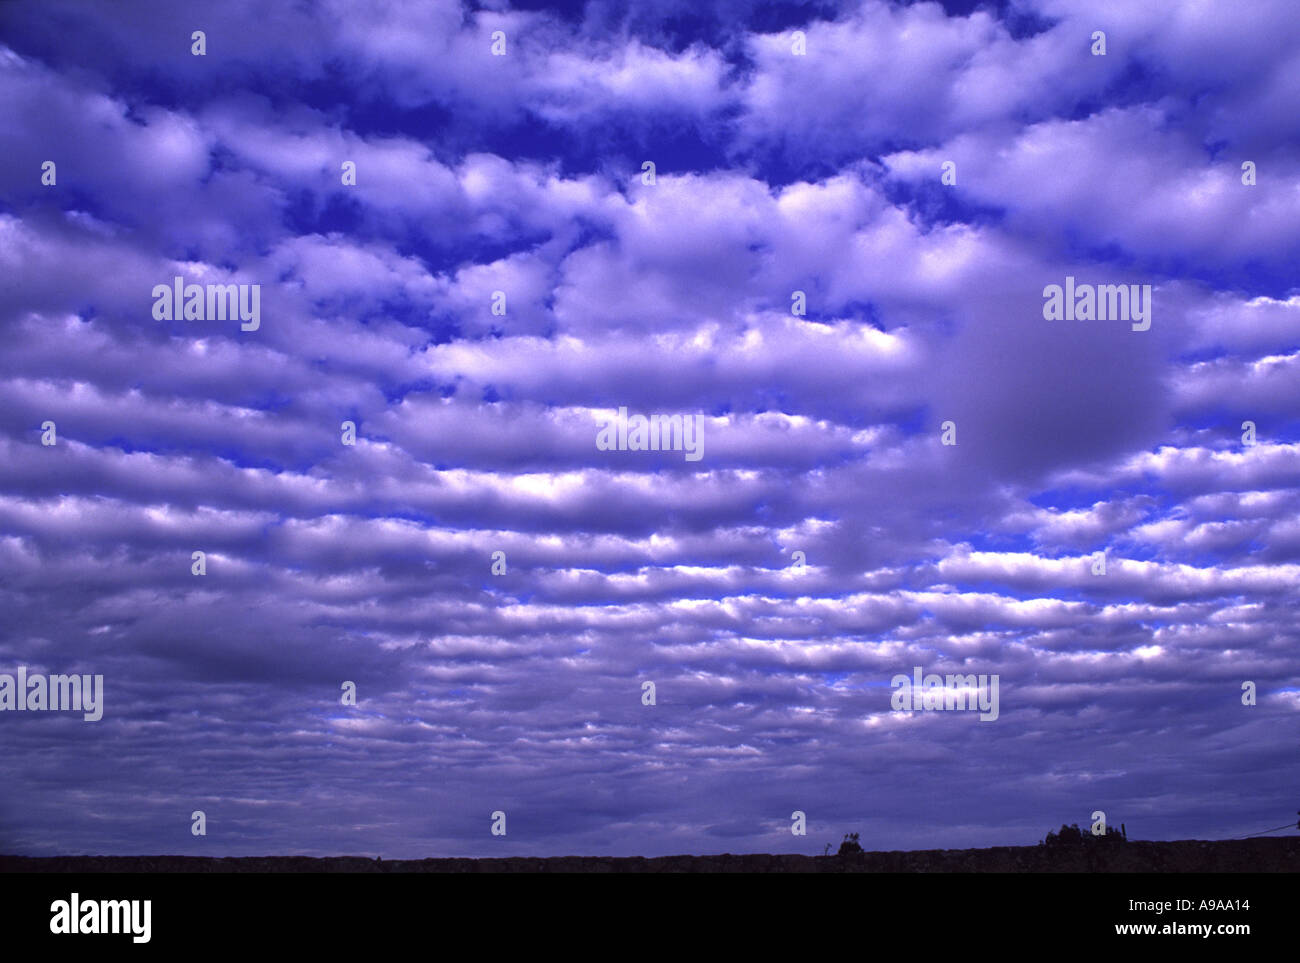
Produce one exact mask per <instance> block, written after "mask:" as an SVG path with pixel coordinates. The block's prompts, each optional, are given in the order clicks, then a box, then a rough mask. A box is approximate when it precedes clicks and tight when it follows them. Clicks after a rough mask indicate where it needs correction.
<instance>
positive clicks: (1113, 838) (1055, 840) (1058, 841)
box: [1040, 823, 1128, 846]
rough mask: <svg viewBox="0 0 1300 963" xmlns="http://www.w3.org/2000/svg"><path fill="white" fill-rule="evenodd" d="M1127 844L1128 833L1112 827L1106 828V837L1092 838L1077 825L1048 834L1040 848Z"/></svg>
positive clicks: (1092, 836)
mask: <svg viewBox="0 0 1300 963" xmlns="http://www.w3.org/2000/svg"><path fill="white" fill-rule="evenodd" d="M1125 842H1128V832H1127V831H1120V830H1118V829H1116V828H1115V827H1114V826H1107V827H1106V835H1104V836H1094V835H1093V834H1092V833H1088V832H1084V831H1083V830H1081V829H1080V828H1079V824H1078V823H1073V824H1071V825H1069V826H1066V825H1064V824H1062V825H1061V828H1060V829H1059V830H1057V831H1056V832H1054V833H1052V832H1049V833H1048V834H1047V838H1046V839H1044V840H1043V841H1042V843H1040V845H1042V846H1087V845H1092V844H1096V843H1125Z"/></svg>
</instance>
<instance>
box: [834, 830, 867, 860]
mask: <svg viewBox="0 0 1300 963" xmlns="http://www.w3.org/2000/svg"><path fill="white" fill-rule="evenodd" d="M860 852H862V847H861V846H859V845H858V834H857V833H845V834H844V842H842V843H840V849H839V852H837V853H836V854H835V855H836V856H852V855H853V854H854V853H860Z"/></svg>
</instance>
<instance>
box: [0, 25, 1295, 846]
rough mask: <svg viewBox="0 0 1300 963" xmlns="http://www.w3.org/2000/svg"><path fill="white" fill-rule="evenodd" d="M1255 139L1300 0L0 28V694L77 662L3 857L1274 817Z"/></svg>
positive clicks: (1275, 568) (1286, 637)
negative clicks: (350, 168) (680, 422)
mask: <svg viewBox="0 0 1300 963" xmlns="http://www.w3.org/2000/svg"><path fill="white" fill-rule="evenodd" d="M268 7H271V8H272V9H268ZM195 31H202V35H203V36H202V52H201V53H196V52H195V51H196V45H197V44H198V41H197V40H195V39H194V32H195ZM1097 31H1102V32H1103V33H1104V43H1105V52H1104V54H1100V53H1098V52H1095V51H1097V50H1098V43H1099V42H1098V40H1097V38H1096V37H1095V33H1096V32H1097ZM494 46H495V47H496V48H497V50H498V52H497V53H494V52H493V48H494ZM1298 107H1300V18H1297V17H1296V16H1295V12H1294V6H1293V4H1292V2H1291V0H1250V2H1246V3H1208V2H1194V0H1182V2H1173V0H1152V2H1148V3H1141V4H1133V3H1128V2H1113V3H1112V2H1099V0H1090V2H1081V0H1010V2H1003V3H956V2H954V3H946V4H944V5H939V4H936V3H916V4H902V3H888V2H882V0H844V2H830V0H827V2H819V3H803V4H791V3H775V2H758V0H712V2H700V0H664V2H658V3H648V4H642V3H631V2H624V0H591V2H589V3H586V4H573V5H565V6H561V5H557V4H542V3H535V2H527V3H519V4H515V5H507V4H505V3H495V2H493V3H477V4H469V5H460V4H457V3H454V2H449V0H430V2H419V3H390V2H381V0H364V2H358V0H314V2H299V3H293V4H288V3H285V4H275V5H267V4H263V3H259V2H254V0H235V2H228V3H221V4H176V3H173V2H171V0H142V2H131V3H125V4H111V5H110V4H100V3H83V2H70V0H45V2H40V3H35V2H14V3H8V4H5V5H3V6H0V117H2V118H3V123H0V157H2V158H3V162H0V613H2V614H0V673H8V674H10V675H14V674H15V673H16V672H17V671H18V669H19V667H24V668H25V671H27V672H28V673H29V674H42V673H43V674H46V675H49V674H64V673H76V674H84V675H90V676H94V675H102V677H103V706H102V709H103V717H102V718H101V719H99V720H98V721H93V722H92V721H87V720H85V719H84V718H83V716H82V715H81V714H79V713H76V712H72V711H64V712H57V711H45V712H38V711H25V712H21V713H20V712H17V711H3V712H0V852H9V853H20V854H26V855H54V854H80V853H88V854H95V853H97V854H123V855H129V854H157V853H177V854H192V855H213V856H238V855H264V854H284V855H288V854H304V855H319V856H325V855H336V854H352V855H378V856H383V857H385V858H397V857H408V858H415V857H423V856H507V855H510V856H514V855H527V856H559V855H615V856H628V855H643V856H656V855H665V854H672V853H720V852H772V853H808V854H820V853H821V852H822V851H823V848H824V846H825V845H826V844H828V843H829V844H831V845H832V848H834V846H835V845H837V844H838V842H839V841H840V839H841V838H842V837H843V835H844V834H846V833H849V832H857V833H859V834H860V838H861V843H862V845H863V847H864V848H866V849H870V850H890V849H935V848H961V847H978V846H993V845H1025V844H1033V843H1036V842H1038V841H1039V840H1040V839H1041V838H1042V837H1043V836H1044V835H1045V834H1046V832H1047V831H1048V830H1052V829H1055V828H1057V827H1059V826H1060V825H1061V824H1062V823H1078V824H1079V825H1081V826H1087V825H1089V824H1090V823H1091V822H1092V821H1093V816H1092V814H1093V813H1094V812H1095V811H1101V812H1104V813H1105V814H1106V819H1107V821H1108V822H1109V823H1111V824H1112V825H1118V824H1119V823H1121V822H1123V823H1124V824H1125V825H1126V827H1127V830H1128V832H1129V835H1130V837H1133V838H1146V839H1186V838H1205V839H1216V838H1226V837H1229V836H1233V835H1241V834H1246V833H1250V832H1255V831H1259V830H1262V829H1267V828H1270V827H1273V826H1276V825H1277V824H1279V823H1285V822H1286V821H1287V819H1288V816H1289V814H1290V813H1292V812H1293V811H1294V810H1295V809H1296V807H1297V803H1298V802H1300V799H1298V798H1297V793H1296V788H1297V776H1298V775H1300V766H1298V765H1297V759H1298V753H1297V723H1300V644H1298V643H1300V628H1297V625H1298V623H1300V619H1298V618H1297V616H1298V615H1300V604H1298V603H1297V595H1296V585H1297V579H1298V578H1300V273H1298V272H1297V269H1296V265H1297V263H1300V261H1298V259H1300V151H1298V150H1297V145H1298V144H1300V109H1297V108H1298ZM46 162H53V164H54V166H53V168H49V167H48V166H47V165H46ZM647 162H650V163H652V164H653V165H654V168H653V173H654V176H653V178H650V177H649V176H648V174H647V168H646V167H645V166H644V165H645V164H646V163H647ZM345 164H351V165H354V170H355V178H354V182H351V180H350V178H349V175H348V174H347V173H346V171H345V167H344V165H345ZM945 165H947V166H945ZM1243 165H1245V167H1243ZM945 171H948V172H949V173H948V176H945ZM49 181H52V182H49ZM176 277H181V278H183V279H184V282H183V283H187V284H198V285H225V284H233V285H243V286H247V287H246V288H244V290H245V291H247V292H251V291H252V290H253V288H252V286H254V285H256V286H257V291H258V294H259V298H260V301H259V305H260V307H259V315H258V318H257V324H256V326H255V327H254V326H252V325H251V322H250V323H241V321H240V320H239V319H238V318H221V317H210V316H205V317H199V318H194V317H191V318H189V319H187V318H185V317H184V316H183V315H178V316H173V317H172V319H168V317H167V313H166V312H164V311H161V310H160V308H159V299H160V297H161V296H160V295H158V294H156V293H155V288H156V287H157V286H163V287H164V288H169V287H170V286H171V285H172V284H173V280H174V278H176ZM1067 278H1073V279H1075V281H1074V282H1071V283H1075V282H1077V283H1078V284H1080V285H1083V284H1094V285H1136V286H1137V288H1136V289H1135V290H1137V291H1139V292H1142V291H1147V292H1148V293H1149V300H1147V301H1146V302H1145V303H1146V304H1147V305H1148V307H1149V308H1150V316H1149V320H1150V325H1149V328H1147V329H1146V330H1139V329H1138V328H1139V327H1140V326H1139V325H1138V324H1137V323H1136V322H1135V323H1130V321H1129V320H1128V319H1127V318H1125V317H1121V318H1114V317H1111V318H1107V319H1089V318H1084V319H1073V320H1064V319H1049V318H1048V317H1046V316H1045V315H1046V314H1047V312H1046V311H1045V304H1046V301H1047V297H1046V295H1045V289H1048V288H1049V286H1051V285H1062V286H1063V285H1065V284H1066V283H1067V282H1066V279H1067ZM1147 286H1149V287H1147ZM796 292H800V293H801V294H796ZM800 302H802V304H803V306H804V309H803V311H802V312H800V311H799V307H798V306H799V303H800ZM1139 303H1140V302H1139ZM494 308H495V310H494ZM620 408H625V409H627V411H628V412H629V413H630V415H637V414H640V415H644V416H651V415H663V416H672V415H681V416H683V417H684V418H685V419H687V420H688V422H690V423H692V424H696V423H698V424H699V425H700V427H701V431H702V434H701V436H700V438H701V440H702V443H703V446H702V449H701V450H700V452H699V453H700V457H699V458H698V459H692V458H687V457H686V454H687V452H684V451H680V450H659V451H646V450H639V451H638V450H608V446H603V447H602V446H599V445H598V444H597V436H598V433H599V432H600V431H601V430H602V428H603V426H605V425H607V424H608V423H610V421H611V419H612V418H614V416H615V414H616V413H617V412H618V410H619V409H620ZM47 422H53V423H54V429H53V431H54V434H53V437H52V438H51V437H50V434H49V429H48V427H47V426H46V423H47ZM345 422H350V423H351V424H352V425H354V426H355V443H353V444H347V443H345V442H346V441H350V440H352V439H350V438H345V430H344V423H345ZM1246 422H1249V423H1250V424H1251V427H1250V428H1247V427H1246V426H1245V423H1246ZM49 441H52V442H53V443H52V444H51V443H47V442H49ZM945 442H953V443H945ZM197 551H201V552H203V553H204V556H203V574H195V568H196V563H195V562H194V555H193V553H194V552H197ZM494 553H503V555H494ZM796 553H802V555H796ZM494 558H496V559H497V563H496V564H495V566H494V561H493V560H494ZM800 560H802V561H803V564H802V565H801V564H800ZM1101 562H1104V573H1101V572H1100V571H1099V565H1100V563H1101ZM494 567H495V568H496V571H495V572H494ZM502 568H504V571H502ZM914 668H919V669H920V670H922V671H923V672H924V673H927V674H929V673H934V674H940V675H946V674H980V675H985V676H989V677H994V676H996V678H997V679H998V680H999V701H1000V707H999V713H998V717H997V718H996V719H983V720H982V719H981V718H980V715H979V713H977V712H973V711H924V710H923V711H900V710H896V709H895V708H894V707H893V700H894V696H895V695H896V694H897V693H898V692H899V691H900V690H899V689H896V688H895V687H894V686H892V685H891V680H893V678H894V677H895V676H896V675H899V674H904V675H908V676H910V675H911V674H912V673H913V670H914ZM648 682H652V683H653V684H654V704H653V705H648V704H645V702H646V699H647V696H646V695H645V693H646V692H647V689H646V687H645V683H648ZM1247 682H1250V683H1253V688H1254V689H1255V699H1254V704H1253V705H1247V704H1244V702H1248V701H1250V700H1249V699H1248V698H1247V697H1246V696H1245V695H1244V694H1243V685H1244V683H1247ZM346 683H351V684H353V685H354V686H355V692H356V700H355V705H351V704H345V702H346V701H347V699H346V695H347V691H348V690H347V688H346V686H345V684H346ZM198 812H201V813H203V828H204V829H205V834H204V835H195V832H196V823H195V815H194V814H195V813H198ZM498 812H499V813H504V814H505V834H504V835H494V834H493V833H492V827H493V823H494V819H493V813H498ZM795 812H800V813H803V814H804V817H805V819H806V829H807V834H806V835H803V836H800V835H795V834H794V833H792V826H793V825H794V820H793V816H792V814H794V813H795ZM1290 818H1294V817H1290ZM497 825H498V827H500V821H499V820H498V821H497Z"/></svg>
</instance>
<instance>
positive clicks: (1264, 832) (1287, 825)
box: [1232, 823, 1300, 839]
mask: <svg viewBox="0 0 1300 963" xmlns="http://www.w3.org/2000/svg"><path fill="white" fill-rule="evenodd" d="M1298 826H1300V823H1287V824H1286V825H1285V826H1278V827H1277V829H1266V830H1264V831H1263V832H1262V833H1248V834H1246V835H1245V836H1233V837H1232V838H1233V839H1250V838H1251V837H1252V836H1267V835H1268V834H1269V833H1276V832H1278V831H1279V830H1283V829H1295V828H1297V827H1298Z"/></svg>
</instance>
